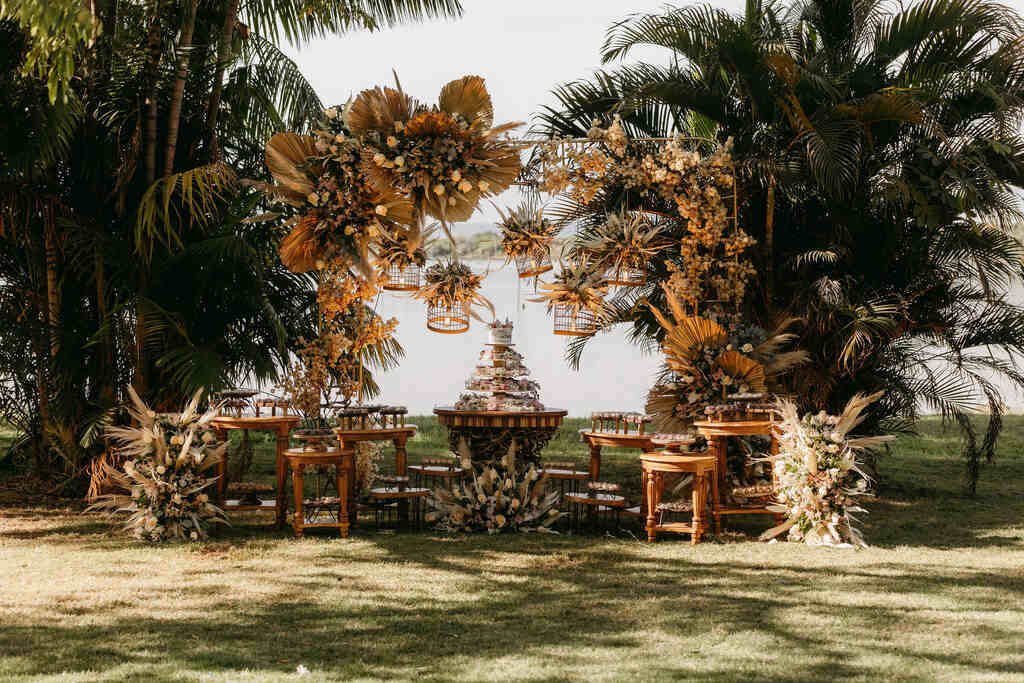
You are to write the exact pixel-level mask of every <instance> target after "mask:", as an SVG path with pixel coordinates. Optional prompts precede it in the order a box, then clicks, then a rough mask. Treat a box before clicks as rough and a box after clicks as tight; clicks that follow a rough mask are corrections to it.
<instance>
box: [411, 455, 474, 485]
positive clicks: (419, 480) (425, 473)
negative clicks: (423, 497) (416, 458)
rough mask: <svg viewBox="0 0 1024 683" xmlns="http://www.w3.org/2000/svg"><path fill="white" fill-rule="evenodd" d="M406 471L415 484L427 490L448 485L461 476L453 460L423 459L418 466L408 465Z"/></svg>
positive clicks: (460, 471)
mask: <svg viewBox="0 0 1024 683" xmlns="http://www.w3.org/2000/svg"><path fill="white" fill-rule="evenodd" d="M406 470H407V471H408V472H409V473H410V475H411V476H412V477H413V482H414V483H415V484H418V485H419V486H422V487H424V488H428V489H429V488H435V487H437V486H442V485H448V484H449V483H451V481H452V480H453V479H458V478H460V477H461V476H462V470H460V469H459V468H458V467H456V466H455V460H454V459H453V458H423V460H422V461H420V464H419V465H409V466H408V467H406Z"/></svg>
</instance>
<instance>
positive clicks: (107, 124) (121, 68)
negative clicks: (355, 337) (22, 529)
mask: <svg viewBox="0 0 1024 683" xmlns="http://www.w3.org/2000/svg"><path fill="white" fill-rule="evenodd" d="M80 7H81V5H80V3H78V4H76V8H78V9H76V10H75V12H74V13H73V14H72V16H74V17H78V16H79V13H80ZM89 7H90V8H91V9H92V12H93V19H95V22H94V23H95V24H96V25H98V26H101V27H102V31H101V32H100V33H99V34H98V36H97V37H96V39H95V41H94V42H92V43H91V44H88V45H87V44H86V42H84V41H82V42H80V43H78V47H77V48H75V49H74V50H72V51H71V52H59V53H55V54H54V59H58V58H59V59H61V60H64V58H65V56H67V57H69V58H70V57H74V60H73V63H74V64H73V65H74V68H73V70H72V72H71V73H70V74H65V75H66V76H67V78H66V79H65V81H64V82H63V83H58V84H57V86H58V87H57V88H56V92H58V93H59V96H56V97H51V95H52V94H53V93H54V88H51V87H50V85H51V84H50V83H48V82H47V81H45V80H43V79H41V78H39V77H38V75H37V74H38V71H37V70H31V69H26V68H22V67H23V66H24V65H26V64H28V63H29V62H30V61H31V60H32V59H36V60H37V61H38V57H39V55H37V54H35V53H32V52H31V50H30V45H31V43H30V42H29V41H28V40H27V38H26V36H27V34H28V31H29V30H30V29H38V30H39V31H43V32H46V31H50V32H51V33H52V32H53V30H55V28H54V27H53V26H50V25H36V24H33V23H32V22H33V21H34V20H35V19H38V20H39V21H40V22H43V23H44V24H45V22H46V21H49V20H51V19H52V16H50V15H47V16H41V15H38V14H35V15H34V14H32V13H31V12H28V13H24V12H23V13H21V14H18V15H17V19H18V21H14V20H11V19H9V18H3V17H0V19H2V20H0V38H3V40H2V43H3V44H2V45H0V62H3V63H2V64H0V66H4V67H5V68H4V69H3V74H2V76H0V79H2V80H3V82H2V85H3V86H4V90H3V94H0V109H2V110H3V113H4V114H10V116H9V117H7V116H5V118H4V121H5V122H8V121H9V122H11V124H12V125H14V126H17V127H18V128H17V130H18V131H19V132H18V134H17V135H14V134H9V135H5V136H4V140H3V142H2V143H0V161H2V162H3V163H2V170H0V267H2V270H0V304H2V305H0V312H2V313H3V315H4V318H3V320H2V323H0V326H2V327H3V328H4V330H5V333H6V332H7V331H8V330H11V331H13V330H18V331H19V332H23V333H25V336H24V337H23V338H19V339H18V343H17V344H15V345H14V346H12V347H10V348H11V353H10V354H8V353H6V351H7V348H5V353H4V354H3V357H2V358H0V361H2V364H0V409H2V411H3V412H2V414H0V419H17V420H18V426H19V428H21V429H22V430H23V432H24V433H26V434H27V435H28V436H29V437H30V438H29V441H30V442H32V445H33V447H34V449H35V454H36V455H37V456H38V457H37V458H36V460H35V462H36V464H37V465H38V466H39V467H40V469H48V470H50V471H53V470H59V471H62V472H64V473H65V474H68V475H72V476H74V475H77V474H80V473H81V472H82V469H83V466H84V465H85V464H86V463H87V461H88V458H89V456H90V455H91V454H92V453H93V452H94V450H93V442H94V437H95V435H96V434H97V433H98V430H97V429H96V427H97V426H98V425H99V424H101V423H102V422H103V421H104V420H106V419H109V417H110V414H111V410H112V407H113V406H115V405H117V404H118V402H119V398H120V397H121V395H122V392H123V390H124V387H125V386H126V383H127V382H134V383H135V384H136V386H137V387H138V388H139V389H140V392H141V393H143V394H144V395H146V397H147V400H149V401H150V402H151V404H153V405H158V406H171V405H174V404H178V403H180V402H181V400H182V398H183V397H185V396H187V394H189V393H190V392H191V391H193V390H194V388H195V387H198V386H206V387H207V388H208V389H211V390H215V389H217V388H219V387H223V386H227V385H231V384H235V383H240V382H272V381H273V380H274V378H275V377H276V376H277V373H278V369H279V368H281V367H282V365H283V364H284V362H285V360H286V359H287V358H288V357H289V353H290V352H291V350H292V349H294V348H296V344H297V340H298V339H299V338H300V337H303V336H305V337H307V338H308V337H311V336H313V335H314V334H315V322H314V321H315V316H314V311H315V305H314V303H315V302H314V294H313V292H312V288H313V286H314V283H313V282H312V280H311V279H310V278H308V277H306V276H299V275H295V274H293V273H291V272H289V271H288V270H287V269H286V268H284V266H283V265H282V264H281V263H280V261H279V259H278V257H277V244H278V243H279V241H280V239H281V237H282V234H281V233H282V227H281V225H280V223H281V221H280V220H276V219H274V218H273V217H271V216H267V215H265V214H267V213H268V209H269V207H267V206H266V205H265V200H264V198H263V195H262V194H260V193H258V192H257V191H256V190H255V189H253V188H252V187H251V186H250V184H249V183H248V182H247V181H248V180H249V179H253V180H260V179H267V178H266V177H265V176H266V173H265V168H264V166H263V143H264V141H265V140H266V139H268V138H269V137H270V136H271V135H272V134H273V133H274V132H277V131H282V130H296V129H297V130H308V127H309V125H310V122H311V121H312V120H313V119H314V117H315V116H317V115H319V113H320V112H321V111H322V109H323V106H322V104H321V102H320V100H319V98H318V97H317V95H316V93H315V91H314V89H313V88H312V87H311V86H310V84H309V83H308V82H307V81H306V80H305V79H304V78H303V77H302V75H301V73H300V72H299V70H298V68H297V67H296V65H295V64H294V62H293V61H292V60H290V59H289V58H288V57H287V56H285V54H284V53H283V52H282V51H281V50H280V47H279V46H280V41H282V40H289V41H290V42H292V44H295V45H302V44H303V43H304V42H306V41H308V40H309V39H312V38H315V37H320V36H325V35H337V34H343V33H346V32H348V31H354V30H377V29H380V28H385V27H389V26H394V25H398V24H401V23H406V22H410V21H420V20H424V19H430V18H453V17H458V16H459V15H460V14H461V11H462V10H461V6H460V4H459V3H458V1H457V0H388V1H383V2H381V1H378V0H374V1H373V2H368V1H366V0H342V1H339V2H330V3H313V4H308V3H293V2H288V1H285V0H247V1H246V2H239V1H238V0H214V1H213V2H206V1H205V0H204V1H203V2H197V1H196V0H98V1H97V2H94V3H90V5H89ZM43 14H46V13H43ZM51 14H52V13H51ZM19 21H20V22H21V23H19ZM57 28H58V29H59V27H57ZM40 35H41V34H40ZM65 66H66V62H64V61H62V62H61V64H60V69H55V70H53V72H52V73H57V74H58V75H59V74H60V73H62V72H63V71H65V68H64V67H65ZM36 67H38V64H36ZM12 130H14V129H12ZM15 349H17V350H18V351H17V353H15ZM375 354H376V355H375V356H374V358H375V359H376V363H377V367H382V368H386V367H388V366H390V365H391V364H393V363H394V362H395V361H396V359H397V357H398V356H399V355H400V354H401V348H400V347H398V346H396V345H392V346H388V347H386V348H380V349H376V350H375ZM368 360H373V359H368ZM371 364H372V363H371ZM26 402H27V406H28V407H27V409H26V408H25V403H26ZM19 411H20V412H19Z"/></svg>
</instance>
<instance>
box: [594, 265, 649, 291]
mask: <svg viewBox="0 0 1024 683" xmlns="http://www.w3.org/2000/svg"><path fill="white" fill-rule="evenodd" d="M604 281H605V282H606V283H607V284H609V285H615V286H618V287H639V286H640V285H642V284H644V283H645V282H647V273H645V272H644V271H643V270H642V269H640V268H631V267H629V266H620V267H619V268H609V269H608V272H607V273H605V279H604Z"/></svg>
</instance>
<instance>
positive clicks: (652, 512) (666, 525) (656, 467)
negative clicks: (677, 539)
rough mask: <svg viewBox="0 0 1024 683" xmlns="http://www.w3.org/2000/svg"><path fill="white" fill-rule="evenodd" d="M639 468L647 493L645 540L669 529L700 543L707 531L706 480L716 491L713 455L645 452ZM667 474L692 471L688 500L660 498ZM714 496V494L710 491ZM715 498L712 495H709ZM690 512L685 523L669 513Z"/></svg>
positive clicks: (689, 472) (651, 539)
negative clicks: (663, 499)
mask: <svg viewBox="0 0 1024 683" xmlns="http://www.w3.org/2000/svg"><path fill="white" fill-rule="evenodd" d="M640 467H641V472H642V477H643V486H644V490H645V491H646V493H647V496H646V504H647V525H646V526H647V540H648V541H651V542H653V541H654V540H656V539H657V537H658V533H659V532H662V531H672V532H675V533H681V534H690V538H691V542H692V543H693V544H694V545H696V544H697V543H700V537H701V535H702V534H704V533H706V532H707V529H708V520H707V517H706V515H707V513H708V510H707V506H708V485H709V481H710V484H711V487H712V489H713V491H714V492H717V477H716V460H715V458H714V456H709V455H700V454H696V453H670V452H662V453H646V454H644V455H642V456H640ZM666 474H682V475H684V476H685V475H686V474H692V475H693V486H692V492H691V501H690V502H689V504H687V503H686V501H682V502H675V503H665V502H663V501H662V500H661V497H662V494H663V492H664V488H665V475H666ZM712 495H714V494H712ZM712 499H714V498H712ZM685 512H690V513H691V515H692V518H691V520H690V521H689V522H688V523H684V522H677V521H671V520H670V519H669V516H671V515H674V514H681V513H685Z"/></svg>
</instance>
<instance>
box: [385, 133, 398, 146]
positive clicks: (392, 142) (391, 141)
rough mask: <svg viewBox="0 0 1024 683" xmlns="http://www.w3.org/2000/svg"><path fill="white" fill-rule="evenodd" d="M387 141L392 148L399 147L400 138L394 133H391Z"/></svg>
mask: <svg viewBox="0 0 1024 683" xmlns="http://www.w3.org/2000/svg"><path fill="white" fill-rule="evenodd" d="M386 142H387V145H388V147H391V148H392V149H394V148H395V147H398V138H396V137H395V136H394V135H389V136H388V139H387V140H386Z"/></svg>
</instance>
